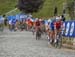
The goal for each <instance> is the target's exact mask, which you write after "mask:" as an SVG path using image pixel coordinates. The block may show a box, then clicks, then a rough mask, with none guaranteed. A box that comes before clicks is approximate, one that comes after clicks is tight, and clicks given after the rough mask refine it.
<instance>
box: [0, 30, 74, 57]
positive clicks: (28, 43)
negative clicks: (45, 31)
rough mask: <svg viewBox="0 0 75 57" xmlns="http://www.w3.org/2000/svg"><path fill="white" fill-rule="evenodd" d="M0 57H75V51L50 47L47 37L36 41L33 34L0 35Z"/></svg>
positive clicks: (14, 33)
mask: <svg viewBox="0 0 75 57" xmlns="http://www.w3.org/2000/svg"><path fill="white" fill-rule="evenodd" d="M0 57H75V51H74V50H69V49H55V48H52V47H51V48H50V47H48V43H47V39H46V38H45V36H43V37H42V39H41V40H39V41H36V40H35V36H33V35H32V33H31V32H26V31H24V32H20V31H18V32H10V31H7V30H6V31H4V32H3V33H0Z"/></svg>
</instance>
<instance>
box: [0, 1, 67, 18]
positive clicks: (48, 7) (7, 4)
mask: <svg viewBox="0 0 75 57" xmlns="http://www.w3.org/2000/svg"><path fill="white" fill-rule="evenodd" d="M65 1H66V0H45V3H44V5H43V8H42V9H40V10H39V12H37V13H33V16H34V17H44V18H49V17H51V16H53V15H54V14H53V13H54V7H55V6H57V7H58V15H61V14H62V10H63V3H64V2H65ZM16 4H17V0H0V14H4V13H6V12H8V11H10V10H12V9H14V8H15V6H16ZM16 12H17V11H16ZM16 12H15V13H16ZM11 14H12V13H11Z"/></svg>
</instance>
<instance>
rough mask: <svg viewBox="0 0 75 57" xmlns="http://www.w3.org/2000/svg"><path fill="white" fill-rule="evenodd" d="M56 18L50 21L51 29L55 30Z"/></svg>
mask: <svg viewBox="0 0 75 57" xmlns="http://www.w3.org/2000/svg"><path fill="white" fill-rule="evenodd" d="M55 21H56V20H55V19H54V20H52V22H50V29H51V30H54V22H55Z"/></svg>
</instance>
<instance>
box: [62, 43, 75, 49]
mask: <svg viewBox="0 0 75 57" xmlns="http://www.w3.org/2000/svg"><path fill="white" fill-rule="evenodd" d="M62 46H63V48H68V49H73V50H75V46H73V45H68V44H63V45H62Z"/></svg>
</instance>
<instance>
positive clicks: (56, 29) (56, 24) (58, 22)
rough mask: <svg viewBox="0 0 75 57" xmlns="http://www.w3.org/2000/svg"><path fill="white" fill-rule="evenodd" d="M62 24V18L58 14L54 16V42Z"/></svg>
mask: <svg viewBox="0 0 75 57" xmlns="http://www.w3.org/2000/svg"><path fill="white" fill-rule="evenodd" d="M62 24H63V22H62V18H61V17H59V16H58V17H56V22H54V32H55V37H54V38H55V41H54V43H57V39H58V37H57V35H60V32H61V26H62Z"/></svg>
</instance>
